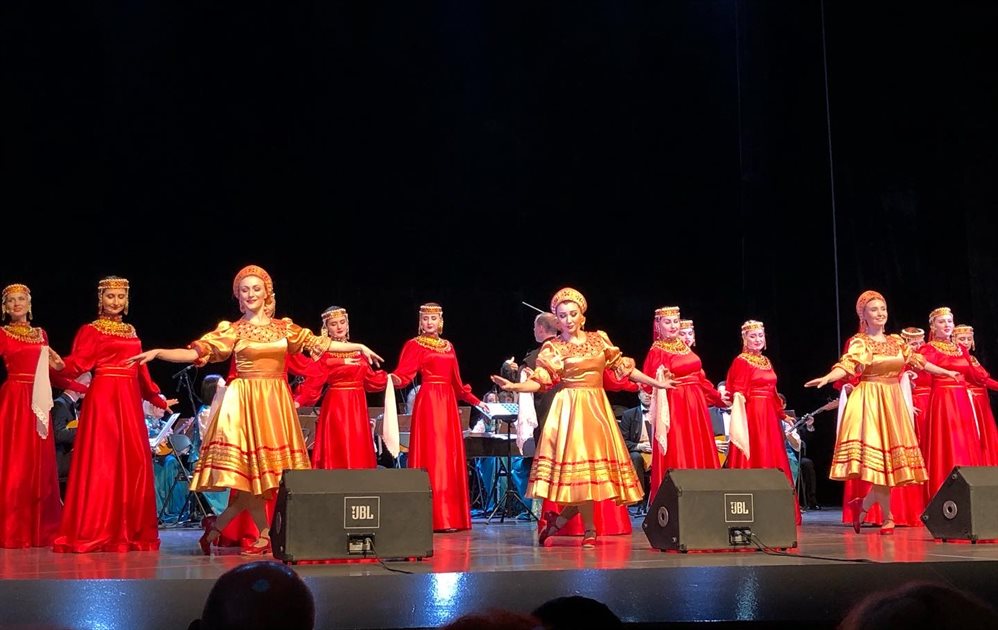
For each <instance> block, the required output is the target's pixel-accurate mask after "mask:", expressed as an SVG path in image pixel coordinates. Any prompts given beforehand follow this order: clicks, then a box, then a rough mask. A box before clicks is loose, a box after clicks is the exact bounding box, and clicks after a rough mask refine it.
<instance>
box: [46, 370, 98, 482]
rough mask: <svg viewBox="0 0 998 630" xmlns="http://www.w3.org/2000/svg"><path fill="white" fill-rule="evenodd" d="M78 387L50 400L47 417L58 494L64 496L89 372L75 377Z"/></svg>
mask: <svg viewBox="0 0 998 630" xmlns="http://www.w3.org/2000/svg"><path fill="white" fill-rule="evenodd" d="M75 382H76V384H78V385H79V387H74V388H69V389H66V390H64V391H63V392H62V393H61V394H59V395H58V396H57V397H56V398H55V400H53V401H52V403H53V404H52V411H51V413H50V414H49V418H50V419H51V422H52V435H53V437H54V438H55V462H56V468H57V469H58V471H59V494H60V495H61V496H63V498H65V495H66V478H67V477H68V476H69V464H70V462H71V461H72V457H73V441H74V440H76V423H77V420H78V418H79V415H80V404H81V403H82V402H83V397H84V396H86V392H87V387H88V386H89V385H90V372H84V373H83V374H80V375H79V376H77V377H76V381H75Z"/></svg>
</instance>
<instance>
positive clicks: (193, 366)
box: [170, 363, 196, 378]
mask: <svg viewBox="0 0 998 630" xmlns="http://www.w3.org/2000/svg"><path fill="white" fill-rule="evenodd" d="M195 367H196V366H195V365H194V364H193V363H191V364H190V365H188V366H187V367H185V368H184V369H182V370H180V371H179V372H177V373H176V374H174V375H173V376H171V377H170V378H177V377H178V376H180V375H181V374H183V373H184V372H186V371H187V370H193V369H194V368H195Z"/></svg>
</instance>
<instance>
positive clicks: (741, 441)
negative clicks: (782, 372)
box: [724, 319, 801, 524]
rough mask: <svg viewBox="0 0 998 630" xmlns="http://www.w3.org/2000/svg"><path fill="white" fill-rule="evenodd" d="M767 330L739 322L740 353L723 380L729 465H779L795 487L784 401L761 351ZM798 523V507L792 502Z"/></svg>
mask: <svg viewBox="0 0 998 630" xmlns="http://www.w3.org/2000/svg"><path fill="white" fill-rule="evenodd" d="M765 348H766V330H765V328H764V327H763V324H762V322H760V321H756V320H754V319H750V320H748V321H747V322H745V323H744V324H742V353H741V354H739V355H738V356H737V357H735V360H734V361H733V362H732V363H731V367H730V368H729V369H728V376H727V377H726V378H725V380H724V384H725V388H726V389H727V391H728V392H730V394H731V396H732V397H733V401H732V404H731V447H730V448H729V449H728V459H727V465H728V468H779V469H780V470H782V471H783V473H784V474H785V475H786V476H787V482H788V483H789V484H790V487H794V478H793V471H792V470H791V469H790V462H789V461H788V459H787V446H786V439H785V438H784V433H783V425H782V423H781V420H782V419H783V417H784V415H785V414H784V413H783V408H784V404H783V402H782V401H780V399H779V397H778V396H777V393H776V371H775V370H773V364H772V363H770V361H769V359H768V358H767V357H766V356H764V355H763V354H762V351H763V350H765ZM794 510H795V512H796V519H797V523H798V524H799V523H800V522H801V521H800V519H801V516H800V506H799V505H798V504H797V501H794Z"/></svg>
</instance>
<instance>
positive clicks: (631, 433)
mask: <svg viewBox="0 0 998 630" xmlns="http://www.w3.org/2000/svg"><path fill="white" fill-rule="evenodd" d="M638 402H639V404H638V405H637V406H636V407H632V408H630V409H628V410H627V411H625V412H624V413H623V415H621V416H620V432H621V434H622V435H623V436H624V443H625V444H626V445H627V450H628V451H630V453H631V463H632V464H634V470H635V471H636V472H638V473H641V472H643V473H644V474H639V475H638V476H639V477H640V478H641V485H642V486H643V487H644V491H645V494H646V495H647V494H648V485H649V482H650V480H651V456H652V448H651V437H652V426H651V418H650V416H649V415H648V414H649V407H650V405H651V394H647V393H645V391H644V390H642V389H639V390H638Z"/></svg>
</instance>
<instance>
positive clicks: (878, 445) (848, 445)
mask: <svg viewBox="0 0 998 630" xmlns="http://www.w3.org/2000/svg"><path fill="white" fill-rule="evenodd" d="M910 418H911V416H910V413H909V411H908V406H907V403H905V400H904V395H903V394H902V393H901V386H900V385H899V384H898V383H897V382H887V381H880V380H878V381H860V382H859V384H858V385H857V386H856V389H854V390H853V392H852V393H851V394H850V395H849V398H848V400H847V401H846V407H845V410H844V411H843V414H842V423H841V425H840V426H839V433H838V438H837V439H836V442H835V454H834V455H833V456H832V467H831V471H830V472H829V474H828V476H829V478H831V479H837V480H840V481H845V480H847V479H861V480H863V481H868V482H870V483H872V484H876V485H880V486H891V487H894V486H904V485H908V484H913V483H924V482H925V481H926V480H928V473H927V471H926V469H925V461H924V460H923V459H922V452H921V450H919V448H918V438H917V437H916V436H915V429H914V427H913V426H912V422H911V420H910Z"/></svg>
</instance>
